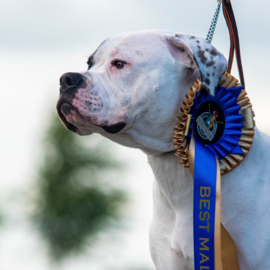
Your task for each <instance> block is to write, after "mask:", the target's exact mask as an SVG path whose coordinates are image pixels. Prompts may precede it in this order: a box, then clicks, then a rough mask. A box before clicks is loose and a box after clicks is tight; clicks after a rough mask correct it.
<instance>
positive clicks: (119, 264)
mask: <svg viewBox="0 0 270 270" xmlns="http://www.w3.org/2000/svg"><path fill="white" fill-rule="evenodd" d="M232 3H233V7H234V12H235V16H236V19H237V23H238V28H239V34H240V40H241V49H242V61H243V66H244V72H245V79H246V90H247V91H248V93H249V96H250V99H251V101H252V103H253V106H254V110H255V112H256V124H257V127H258V128H259V129H260V130H262V131H264V132H266V133H268V134H270V125H269V124H270V120H269V113H270V106H269V100H270V87H269V82H268V78H269V62H270V49H269V44H270V34H269V33H270V32H269V30H270V17H269V16H268V13H269V10H270V2H269V1H251V0H238V1H234V0H232ZM215 9H216V1H215V0H206V1H200V0H188V1H183V0H180V1H179V0H178V1H175V0H171V1H163V0H156V1H153V0H144V1H142V0H129V1H124V0H98V1H92V0H76V1H71V0H65V1H62V0H47V1H45V0H35V1H34V0H24V1H19V0H1V2H0V74H1V75H0V77H1V93H2V95H1V106H0V111H1V112H0V115H2V120H1V121H2V132H1V134H0V145H1V147H0V149H1V151H0V158H1V178H0V179H1V180H0V181H1V185H0V270H17V269H20V270H24V269H27V270H32V269H34V270H51V269H52V270H69V269H74V268H76V269H78V270H84V269H91V270H151V269H152V270H153V269H154V267H153V264H152V262H151V259H150V253H149V248H148V227H149V224H150V221H151V215H152V194H151V186H152V179H153V175H152V172H151V169H150V167H149V166H148V164H147V159H146V156H145V155H144V154H143V153H141V152H140V151H139V150H135V149H128V148H125V147H122V146H119V145H116V144H114V143H112V142H110V141H108V140H106V139H104V138H101V137H100V136H97V135H92V136H89V137H79V136H76V135H75V134H73V133H71V132H68V131H67V130H65V129H64V127H63V125H62V124H61V123H60V121H59V120H58V118H57V116H56V111H55V104H56V101H57V98H58V91H59V77H60V76H61V75H62V74H63V73H65V72H69V71H70V72H77V71H83V70H86V69H87V65H86V61H87V58H88V56H89V55H90V54H91V53H92V52H93V51H94V50H95V49H96V48H97V46H98V45H99V44H100V43H101V42H102V41H103V40H104V39H106V38H107V37H109V36H111V35H114V34H116V33H119V32H124V31H133V30H140V29H164V30H171V31H175V32H182V33H186V34H193V35H198V36H202V37H206V35H207V32H208V28H209V26H210V23H211V20H212V17H213V14H214V11H215ZM213 45H214V46H215V47H217V48H218V49H219V50H220V51H221V52H223V53H224V54H225V56H227V55H228V52H229V35H228V30H227V28H226V25H225V21H224V19H223V15H222V14H221V15H220V18H219V23H218V25H217V29H216V33H215V36H214V39H213ZM232 74H233V75H234V76H238V73H237V69H236V66H234V69H233V71H232Z"/></svg>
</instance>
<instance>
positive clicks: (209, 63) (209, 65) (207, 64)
mask: <svg viewBox="0 0 270 270" xmlns="http://www.w3.org/2000/svg"><path fill="white" fill-rule="evenodd" d="M214 64H215V61H213V60H211V61H210V62H208V63H206V66H207V67H212V66H213V65H214Z"/></svg>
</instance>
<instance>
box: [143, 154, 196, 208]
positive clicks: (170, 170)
mask: <svg viewBox="0 0 270 270" xmlns="http://www.w3.org/2000/svg"><path fill="white" fill-rule="evenodd" d="M148 160H149V164H150V166H151V168H152V170H153V173H154V175H155V179H156V184H157V186H158V188H159V190H160V192H162V194H163V195H164V196H165V198H166V200H167V201H168V203H169V204H170V206H171V208H172V210H173V211H178V210H180V209H183V206H184V205H187V202H190V205H191V207H192V199H193V194H192V193H193V180H192V175H191V173H190V171H189V170H188V169H185V168H184V167H183V166H181V165H180V164H179V159H178V158H177V157H176V156H175V151H172V152H169V153H165V154H163V155H159V156H152V155H148ZM157 195H158V193H157V194H155V193H154V196H157ZM191 212H192V211H191Z"/></svg>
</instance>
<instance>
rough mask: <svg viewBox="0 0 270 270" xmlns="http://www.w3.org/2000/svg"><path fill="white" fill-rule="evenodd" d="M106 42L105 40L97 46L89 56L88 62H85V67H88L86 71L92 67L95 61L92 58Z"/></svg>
mask: <svg viewBox="0 0 270 270" xmlns="http://www.w3.org/2000/svg"><path fill="white" fill-rule="evenodd" d="M106 41H107V39H105V40H104V41H103V42H102V43H101V44H100V45H99V46H98V48H97V49H96V50H95V51H94V53H92V54H91V55H90V56H89V58H88V60H87V62H86V63H87V65H88V69H90V68H91V67H92V66H94V64H95V59H94V56H95V54H96V52H97V51H98V49H99V48H100V47H101V46H102V45H103V44H104V43H105V42H106Z"/></svg>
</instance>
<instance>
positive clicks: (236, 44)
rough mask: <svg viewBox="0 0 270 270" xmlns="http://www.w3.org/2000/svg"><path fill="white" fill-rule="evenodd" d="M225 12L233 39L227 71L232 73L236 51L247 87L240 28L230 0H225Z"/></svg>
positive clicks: (240, 72) (243, 82) (242, 81)
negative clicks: (239, 33)
mask: <svg viewBox="0 0 270 270" xmlns="http://www.w3.org/2000/svg"><path fill="white" fill-rule="evenodd" d="M223 14H224V17H225V20H226V23H227V26H228V29H229V33H230V40H231V46H230V54H229V61H228V69H227V72H228V73H231V69H232V64H233V57H234V52H235V53H236V60H237V66H238V72H239V76H240V81H241V84H242V85H243V87H244V89H245V79H244V72H243V66H242V60H241V52H240V41H239V35H238V29H237V25H236V20H235V17H234V13H233V8H232V4H231V1H230V0H223Z"/></svg>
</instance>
